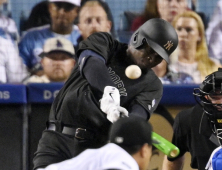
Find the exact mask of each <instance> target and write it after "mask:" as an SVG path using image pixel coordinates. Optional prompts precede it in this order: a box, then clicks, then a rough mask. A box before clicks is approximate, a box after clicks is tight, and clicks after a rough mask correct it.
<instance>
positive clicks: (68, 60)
mask: <svg viewBox="0 0 222 170" xmlns="http://www.w3.org/2000/svg"><path fill="white" fill-rule="evenodd" d="M74 55H75V51H74V47H73V44H72V43H71V42H70V41H69V40H67V39H65V38H61V37H55V38H49V39H47V40H46V41H45V44H44V47H43V52H42V53H41V54H40V57H41V58H42V60H41V64H42V68H43V72H44V74H43V75H41V76H38V75H33V76H31V77H30V78H29V79H27V80H26V81H25V83H49V82H65V81H66V80H67V79H68V77H69V76H70V74H71V71H72V70H73V68H74V65H75V60H74Z"/></svg>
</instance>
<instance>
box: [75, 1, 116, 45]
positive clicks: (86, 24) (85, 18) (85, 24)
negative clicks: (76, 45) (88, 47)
mask: <svg viewBox="0 0 222 170" xmlns="http://www.w3.org/2000/svg"><path fill="white" fill-rule="evenodd" d="M78 26H79V30H80V33H81V37H80V38H79V39H78V42H80V41H81V40H85V39H86V38H87V37H88V36H89V35H91V34H92V33H94V32H110V30H111V27H112V22H111V21H110V20H109V19H108V16H107V13H106V11H105V8H104V6H103V5H102V4H101V2H100V1H98V0H93V1H92V0H91V1H86V2H85V3H84V4H83V6H82V7H81V9H80V11H79V23H78Z"/></svg>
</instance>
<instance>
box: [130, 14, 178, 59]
mask: <svg viewBox="0 0 222 170" xmlns="http://www.w3.org/2000/svg"><path fill="white" fill-rule="evenodd" d="M145 42H146V43H148V45H149V46H150V47H151V48H152V49H153V50H154V51H156V52H157V53H158V54H159V55H160V56H161V57H162V58H163V59H164V60H166V62H167V63H169V56H170V55H171V53H172V52H173V51H174V50H175V49H176V47H177V45H178V36H177V33H176V31H175V29H174V28H173V26H172V25H171V24H170V23H169V22H167V21H165V20H163V19H160V18H153V19H150V20H148V21H147V22H145V23H144V24H143V25H142V26H140V27H139V28H138V29H137V30H136V31H135V32H134V33H133V35H132V37H131V40H130V45H132V46H133V47H134V48H136V49H138V48H139V47H141V46H142V45H143V44H144V43H145Z"/></svg>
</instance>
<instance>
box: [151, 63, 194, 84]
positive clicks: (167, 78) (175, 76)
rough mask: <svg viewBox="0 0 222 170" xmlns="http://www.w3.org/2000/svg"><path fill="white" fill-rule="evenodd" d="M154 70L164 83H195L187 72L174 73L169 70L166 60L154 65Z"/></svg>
mask: <svg viewBox="0 0 222 170" xmlns="http://www.w3.org/2000/svg"><path fill="white" fill-rule="evenodd" d="M152 70H153V71H154V73H155V74H156V75H157V77H159V79H160V80H161V82H162V83H163V84H193V83H194V81H193V78H192V77H191V76H190V75H188V74H186V73H174V72H172V71H169V68H168V65H167V63H166V61H165V60H163V61H162V62H161V63H160V64H158V65H157V66H155V67H153V68H152Z"/></svg>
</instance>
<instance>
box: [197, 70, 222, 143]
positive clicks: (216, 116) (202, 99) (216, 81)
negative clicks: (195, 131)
mask: <svg viewBox="0 0 222 170" xmlns="http://www.w3.org/2000/svg"><path fill="white" fill-rule="evenodd" d="M193 94H194V96H195V99H196V100H197V102H198V103H199V104H201V105H202V106H203V109H204V112H205V113H206V114H207V116H208V119H209V121H210V123H211V128H212V130H213V132H214V133H215V134H216V135H217V137H218V138H219V139H221V140H222V111H221V108H222V103H212V102H211V101H210V100H209V99H208V97H207V96H210V97H211V98H213V97H214V98H215V97H217V99H216V100H222V68H218V71H216V72H214V73H212V74H210V75H208V76H207V77H206V78H205V80H204V81H203V83H202V84H201V85H200V87H199V88H195V89H194V92H193ZM218 108H219V109H218Z"/></svg>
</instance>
